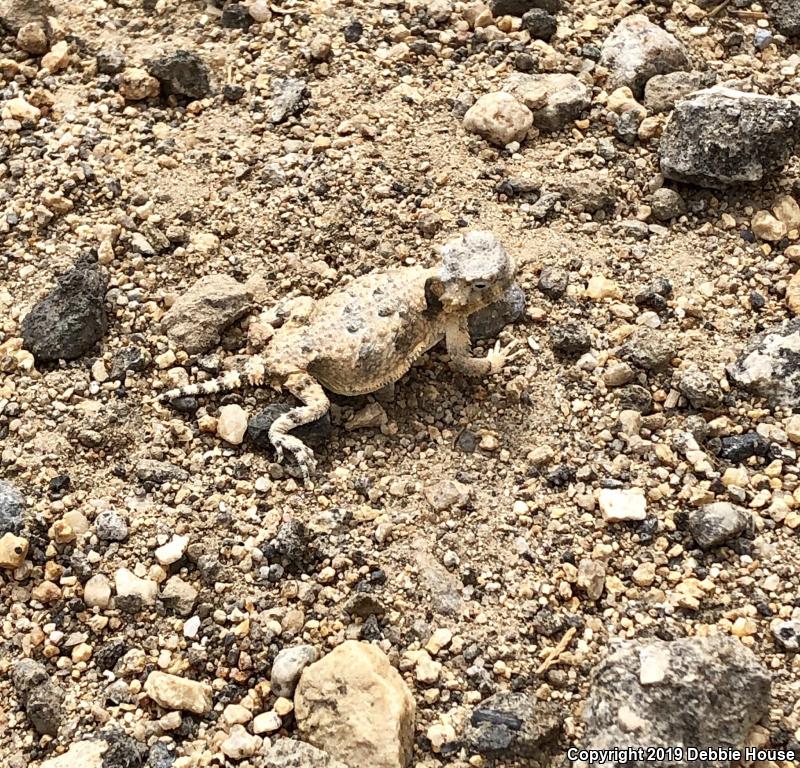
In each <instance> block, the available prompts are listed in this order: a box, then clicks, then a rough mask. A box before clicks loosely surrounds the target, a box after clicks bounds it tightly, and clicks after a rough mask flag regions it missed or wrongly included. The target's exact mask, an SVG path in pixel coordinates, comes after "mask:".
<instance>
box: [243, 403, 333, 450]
mask: <svg viewBox="0 0 800 768" xmlns="http://www.w3.org/2000/svg"><path fill="white" fill-rule="evenodd" d="M290 410H292V406H290V405H285V404H283V403H273V404H272V405H268V406H267V407H266V408H264V410H263V411H260V412H259V413H257V414H256V415H255V416H253V417H252V418H251V419H250V421H249V422H248V423H247V437H248V439H249V440H250V442H252V443H253V445H255V446H256V447H257V448H261V449H262V450H265V451H272V450H274V448H273V446H272V443H271V442H270V441H269V428H270V427H271V426H272V424H273V422H274V421H275V419H277V418H278V417H279V416H283V414H284V413H288V412H289V411H290ZM331 432H332V429H331V417H330V414H329V413H325V414H324V415H323V416H320V417H319V418H318V419H317V420H316V421H312V422H311V423H310V424H303V426H302V427H298V428H297V429H293V430H292V432H291V434H293V435H294V436H295V437H297V438H299V439H300V440H302V441H303V442H304V443H305V444H306V445H308V446H310V447H311V448H319V447H320V446H323V445H325V443H327V442H328V440H330V437H331Z"/></svg>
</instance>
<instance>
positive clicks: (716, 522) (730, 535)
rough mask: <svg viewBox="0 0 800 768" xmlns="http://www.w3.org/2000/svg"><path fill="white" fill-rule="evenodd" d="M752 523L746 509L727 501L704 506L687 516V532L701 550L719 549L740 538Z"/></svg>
mask: <svg viewBox="0 0 800 768" xmlns="http://www.w3.org/2000/svg"><path fill="white" fill-rule="evenodd" d="M752 523H753V518H752V517H751V515H750V513H749V512H748V511H747V510H746V509H742V508H741V507H737V506H736V505H735V504H731V503H729V502H727V501H718V502H715V503H713V504H706V505H704V506H702V507H700V508H699V509H693V510H692V511H691V513H690V514H689V530H690V531H691V532H692V538H693V539H694V540H695V541H696V542H697V545H698V546H699V547H701V548H702V549H711V548H712V547H719V546H720V545H722V544H724V543H725V542H727V541H730V540H731V539H735V538H737V537H738V536H741V534H743V533H744V532H745V531H746V530H747V529H748V528H750V527H751V526H752Z"/></svg>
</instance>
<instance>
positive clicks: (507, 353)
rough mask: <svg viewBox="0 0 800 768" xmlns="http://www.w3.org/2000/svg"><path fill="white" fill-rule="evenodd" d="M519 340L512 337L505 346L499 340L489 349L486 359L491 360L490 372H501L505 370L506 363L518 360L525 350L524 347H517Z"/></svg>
mask: <svg viewBox="0 0 800 768" xmlns="http://www.w3.org/2000/svg"><path fill="white" fill-rule="evenodd" d="M518 346H519V342H518V341H517V339H512V340H511V341H510V342H509V343H508V344H507V345H506V346H505V347H503V346H502V345H501V343H500V342H499V341H498V342H497V343H496V344H495V345H494V348H493V349H490V350H489V354H487V355H486V359H487V360H488V361H489V365H490V371H489V372H490V373H499V372H500V371H502V370H503V367H504V366H505V365H506V363H510V362H511V361H512V360H516V359H517V358H518V357H519V356H520V355H521V354H522V352H523V350H522V349H517V347H518Z"/></svg>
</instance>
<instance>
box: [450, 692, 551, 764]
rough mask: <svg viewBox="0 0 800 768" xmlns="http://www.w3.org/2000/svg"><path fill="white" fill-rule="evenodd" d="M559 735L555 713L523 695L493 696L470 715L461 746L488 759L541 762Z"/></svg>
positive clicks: (546, 706) (507, 693) (543, 703)
mask: <svg viewBox="0 0 800 768" xmlns="http://www.w3.org/2000/svg"><path fill="white" fill-rule="evenodd" d="M560 731H561V719H560V717H559V716H558V712H557V709H556V708H555V707H554V706H552V705H551V704H550V703H549V702H545V701H539V700H537V699H535V698H533V697H531V696H528V695H527V694H525V693H512V692H503V693H497V694H495V695H494V696H492V697H491V698H489V699H486V701H484V702H482V703H481V704H479V705H478V706H477V707H476V708H475V709H474V710H473V712H472V716H471V717H470V722H469V726H468V727H467V729H466V730H465V732H464V736H463V742H464V744H465V746H466V747H467V749H468V750H469V751H471V752H477V753H478V754H481V755H483V756H484V757H488V758H491V759H499V760H510V759H519V758H541V757H542V756H543V754H545V753H546V752H547V751H548V749H549V748H550V747H552V746H554V744H555V742H556V741H557V739H558V737H559V734H560Z"/></svg>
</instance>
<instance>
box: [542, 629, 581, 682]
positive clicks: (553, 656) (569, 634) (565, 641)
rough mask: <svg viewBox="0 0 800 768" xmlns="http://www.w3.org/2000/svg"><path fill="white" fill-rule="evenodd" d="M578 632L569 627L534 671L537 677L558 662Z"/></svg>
mask: <svg viewBox="0 0 800 768" xmlns="http://www.w3.org/2000/svg"><path fill="white" fill-rule="evenodd" d="M577 631H578V630H577V629H575V627H570V628H569V629H568V630H567V631H566V632H565V633H564V637H562V638H561V639H560V640H559V641H558V645H556V647H555V648H553V650H552V651H550V653H549V655H548V656H547V658H546V659H545V660H544V661H543V662H542V663H541V664H540V665H539V669H537V670H536V674H537V675H541V674H542V672H546V671H547V670H548V669H550V667H552V666H553V664H555V663H556V662H557V661H558V657H559V656H560V655H561V654H562V653H563V652H564V650H566V647H567V646H568V645H569V644H570V643H571V642H572V638H573V637H575V633H576V632H577Z"/></svg>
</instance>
